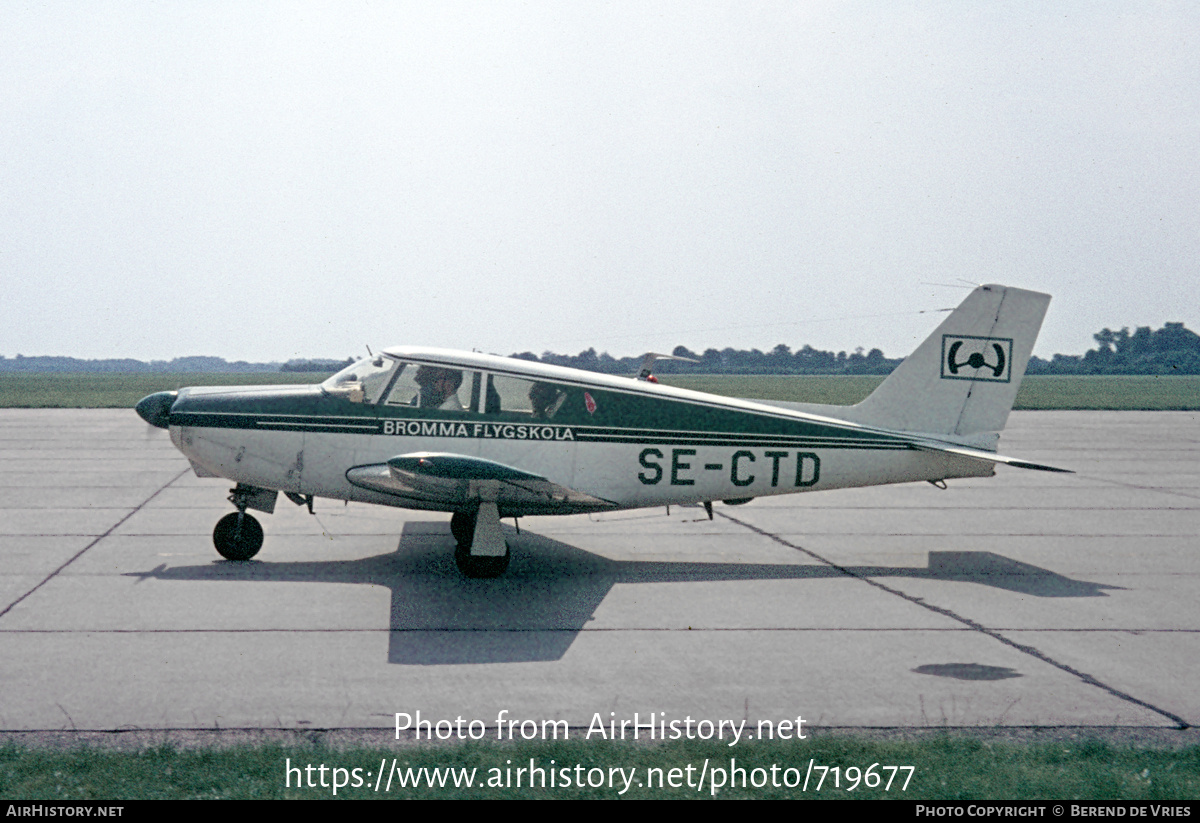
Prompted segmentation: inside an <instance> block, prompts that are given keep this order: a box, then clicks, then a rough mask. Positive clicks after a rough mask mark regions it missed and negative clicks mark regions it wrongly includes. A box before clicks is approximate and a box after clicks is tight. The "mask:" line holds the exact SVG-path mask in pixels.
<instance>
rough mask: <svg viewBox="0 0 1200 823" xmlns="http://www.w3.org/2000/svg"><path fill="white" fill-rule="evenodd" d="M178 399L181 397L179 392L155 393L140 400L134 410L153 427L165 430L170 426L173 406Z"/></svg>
mask: <svg viewBox="0 0 1200 823" xmlns="http://www.w3.org/2000/svg"><path fill="white" fill-rule="evenodd" d="M177 397H179V392H177V391H160V392H155V393H154V394H151V395H147V396H146V397H143V398H142V399H141V400H139V401H138V404H137V406H135V407H134V408H135V409H136V410H137V413H138V415H139V416H140V417H141V418H142V419H143V420H145V421H146V422H147V423H149V424H150V425H151V426H158V427H159V428H160V429H165V428H167V427H168V426H169V425H170V424H169V423H168V422H167V421H168V419H169V418H170V415H171V406H172V405H173V404H174V403H175V399H176V398H177Z"/></svg>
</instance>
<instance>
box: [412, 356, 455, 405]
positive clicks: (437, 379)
mask: <svg viewBox="0 0 1200 823" xmlns="http://www.w3.org/2000/svg"><path fill="white" fill-rule="evenodd" d="M413 379H414V381H415V382H416V384H417V385H418V386H420V391H419V392H418V393H417V396H416V398H414V405H416V406H418V407H419V408H422V409H444V410H448V411H462V410H463V405H462V403H461V402H459V399H458V387H459V386H461V385H462V382H463V374H462V372H461V371H459V370H457V369H443V368H439V367H437V366H421V367H420V368H418V369H417V373H416V375H415V376H414V378H413Z"/></svg>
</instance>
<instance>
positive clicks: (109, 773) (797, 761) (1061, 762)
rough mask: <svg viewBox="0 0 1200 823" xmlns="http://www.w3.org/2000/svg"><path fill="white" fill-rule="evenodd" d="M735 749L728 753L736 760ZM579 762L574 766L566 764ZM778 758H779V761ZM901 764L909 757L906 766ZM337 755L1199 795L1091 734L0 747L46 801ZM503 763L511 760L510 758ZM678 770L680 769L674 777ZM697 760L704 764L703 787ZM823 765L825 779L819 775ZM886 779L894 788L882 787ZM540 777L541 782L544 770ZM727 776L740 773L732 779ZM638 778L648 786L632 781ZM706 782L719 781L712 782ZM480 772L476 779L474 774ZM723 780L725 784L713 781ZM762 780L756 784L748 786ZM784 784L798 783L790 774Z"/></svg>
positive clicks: (539, 794) (924, 790)
mask: <svg viewBox="0 0 1200 823" xmlns="http://www.w3.org/2000/svg"><path fill="white" fill-rule="evenodd" d="M393 758H395V761H396V766H398V767H399V768H400V769H401V773H402V774H406V773H407V772H405V771H404V770H407V769H412V770H413V772H411V774H412V775H413V776H416V775H421V776H422V783H423V784H424V780H425V779H427V775H428V774H429V773H428V772H425V773H421V772H420V770H421V769H423V768H425V769H434V768H437V769H443V770H444V769H447V768H449V769H455V770H459V769H466V770H467V773H469V772H470V770H471V769H474V770H475V772H474V782H475V786H476V787H475V788H472V789H467V788H463V787H460V788H455V787H454V785H453V780H452V779H451V780H450V782H449V785H447V786H444V787H443V786H437V785H435V786H434V787H432V788H430V787H428V786H427V785H421V786H420V787H417V788H414V787H412V786H409V787H407V788H403V789H401V788H400V787H399V786H398V785H397V784H396V782H395V781H394V783H393V787H392V790H391V791H390V792H385V791H384V788H385V787H386V784H381V786H380V789H379V791H378V792H377V791H376V790H375V786H374V782H373V779H368V778H367V775H368V773H370V774H374V773H376V772H378V771H380V764H381V762H382V763H386V764H387V766H388V768H387V770H386V771H385V773H387V771H391V763H392V759H393ZM731 758H733V759H734V760H735V761H736V762H733V763H731V762H730V759H731ZM530 759H533V760H534V761H535V763H534V765H535V766H536V767H539V768H542V769H544V770H545V771H546V772H549V771H551V770H561V769H562V768H564V767H565V768H567V769H570V770H571V783H572V784H573V785H571V786H569V787H567V788H564V787H562V785H561V784H558V785H555V786H550V785H546V786H545V787H542V786H541V785H536V786H535V787H533V788H530V787H529V785H528V782H527V780H528V778H527V777H526V778H525V782H524V783H523V785H522V787H521V788H517V787H516V785H515V779H516V776H515V770H516V768H517V767H519V766H526V767H528V765H529V762H530ZM705 761H707V766H705V765H704V763H705ZM810 761H811V762H812V765H813V768H812V769H811V770H810V768H809V764H810ZM551 763H553V764H554V765H553V766H551ZM309 764H311V765H313V766H314V767H317V766H319V765H321V764H324V765H326V766H327V771H326V774H325V780H326V784H327V785H326V787H325V788H321V787H320V786H319V785H318V786H316V787H314V788H309V787H308V786H307V785H305V786H303V787H298V786H297V785H296V783H297V781H298V780H299V775H300V774H301V773H300V772H292V774H291V778H292V785H291V786H290V787H289V786H288V785H287V776H286V771H287V768H288V767H289V766H290V767H296V768H300V769H303V767H304V766H306V765H309ZM576 764H578V765H580V766H581V767H582V771H576V770H575V769H574V767H575V765H576ZM873 764H874V766H873ZM689 766H690V767H691V771H690V773H689V772H688V767H689ZM772 766H776V767H777V768H776V770H775V771H774V772H773V773H772V771H771V767H772ZM906 766H911V767H912V769H911V770H909V769H905V768H903V767H906ZM334 767H337V768H340V769H343V770H345V771H344V772H343V773H342V776H341V778H340V781H341V782H342V783H343V785H342V786H341V787H340V788H339V790H338V793H337V795H336V796H337V797H338V798H340V799H375V798H385V797H388V798H395V799H400V798H445V799H451V798H468V797H476V798H518V797H521V798H561V799H567V798H589V797H590V798H616V797H618V796H624V797H626V798H635V797H636V798H697V799H699V798H709V797H713V796H715V797H719V798H722V799H737V798H745V799H767V798H793V799H813V800H815V799H870V798H893V799H908V800H981V799H986V800H1037V799H1054V800H1061V799H1076V800H1118V799H1120V800H1151V801H1162V800H1188V799H1194V798H1196V797H1200V747H1196V746H1192V747H1189V748H1180V749H1144V748H1137V747H1133V746H1112V745H1109V744H1107V743H1102V742H1096V741H1087V740H1079V741H1072V742H1068V743H1062V742H1060V743H1045V744H1024V745H1021V744H1011V743H992V742H987V741H980V740H977V739H971V738H962V737H960V738H955V737H952V736H946V737H938V738H933V739H930V740H926V741H922V742H914V741H907V742H900V741H894V742H888V741H877V740H875V741H873V740H862V739H856V738H849V737H832V736H830V737H825V736H822V737H818V738H815V739H809V740H807V741H799V740H797V741H788V742H780V741H774V742H765V741H764V742H754V743H743V744H742V745H741V746H738V747H736V748H731V747H729V746H728V745H726V744H725V743H719V742H716V741H712V742H707V743H706V742H680V743H664V744H641V745H638V744H629V743H626V744H620V743H601V744H597V743H595V742H591V743H589V742H586V741H582V740H581V741H570V742H558V743H528V744H504V745H501V744H494V745H486V744H482V743H467V744H461V745H421V746H413V745H403V746H397V747H395V748H382V747H380V748H366V747H362V748H339V749H335V748H330V747H326V746H321V745H316V746H282V745H260V746H238V747H233V748H202V749H177V748H173V747H169V746H163V747H154V748H149V749H143V750H138V751H115V750H112V749H107V748H100V747H95V748H93V747H78V748H73V749H68V750H65V751H64V750H54V749H38V748H31V747H27V746H18V745H12V744H9V745H6V746H0V797H3V798H4V799H5V800H18V799H20V800H53V801H65V800H81V799H111V800H123V799H136V798H163V799H166V798H210V799H215V798H235V799H236V798H243V799H272V798H332V797H334V793H333V787H332V782H333V771H332V769H333V768H334ZM891 767H901V768H891ZM356 768H357V769H359V770H360V771H359V779H358V782H357V785H354V778H353V769H356ZM510 768H511V769H512V772H508V771H507V770H508V769H510ZM610 768H612V769H614V770H615V769H616V768H621V769H623V770H624V773H625V774H626V775H628V776H629V777H630V778H632V779H631V780H629V782H628V788H627V790H626V791H625V792H623V793H621V792H620V791H619V790H620V788H623V787H625V783H624V780H623V779H622V778H616V777H615V773H613V774H614V779H615V781H616V782H617V788H610V787H609V786H607V785H605V786H600V787H596V786H591V787H589V786H586V785H585V786H584V787H583V788H579V787H578V785H575V784H576V782H577V781H578V779H579V777H582V776H583V775H586V774H588V773H589V772H590V773H591V776H592V778H593V779H598V778H599V776H600V772H599V771H597V772H592V771H591V770H592V769H602V770H603V773H604V774H605V775H608V774H610V772H609V769H610ZM737 768H741V769H744V772H742V774H744V777H742V776H741V775H739V774H738V773H737V772H736V769H737ZM673 769H677V770H678V772H677V773H676V776H675V779H674V781H673V780H672V775H671V770H673ZM835 769H836V771H835ZM631 770H632V771H631ZM702 770H703V771H702ZM718 770H721V771H718ZM756 770H758V771H756ZM789 770H790V771H789ZM722 772H723V774H722ZM701 773H706V774H707V775H709V777H708V779H707V780H706V782H705V784H704V786H703V787H702V788H700V789H699V790H698V789H697V786H698V784H699V775H700V774H701ZM310 774H311V775H312V780H313V782H314V783H317V784H319V783H320V775H319V772H318V771H316V770H315V769H314V771H313V772H311V773H310ZM442 774H443V775H444V774H445V772H442ZM561 775H562V772H561V771H557V774H556V783H557V780H558V778H560V777H561ZM459 776H460V779H462V778H463V777H464V776H465V775H464V773H462V772H459ZM577 776H578V777H577ZM822 776H823V777H824V780H823V782H821V784H820V787H819V788H818V782H819V781H821V778H822ZM689 777H690V782H691V785H690V786H689V785H688V782H689ZM806 777H807V778H808V781H809V782H808V787H807V790H804V788H803V784H802V781H803V780H804V779H805V778H806ZM889 778H890V782H891V785H890V787H889V786H887V783H888V782H889ZM489 779H490V780H496V779H500V780H502V781H503V782H504V783H505V784H508V785H503V784H502V785H500V786H492V787H488V786H487V785H486V783H487V781H488V780H489ZM656 780H657V781H658V783H657V784H656V783H655V781H656ZM546 781H547V784H548V783H549V777H547V778H546ZM731 781H733V782H734V783H735V784H736V785H731ZM743 781H744V783H745V784H746V785H743ZM305 782H307V776H306V777H305ZM435 782H436V781H435ZM638 782H641V783H643V785H642V786H640V787H639V786H638V785H637V783H638ZM672 782H674V783H675V786H672V785H671V783H672ZM714 782H715V783H717V784H718V788H717V791H716V792H715V793H714V791H713V783H714ZM481 783H482V784H484V785H483V786H480V785H479V784H481ZM647 783H650V784H651V785H646V784H647ZM722 783H723V784H724V785H720V784H722ZM756 783H758V784H760V785H758V786H756V785H755V784H756ZM788 783H791V784H793V785H791V786H790V787H789V786H788V785H786V784H788ZM659 784H661V785H659ZM763 784H765V785H763ZM772 784H778V785H772ZM905 784H906V785H905ZM1047 816H1048V815H1047Z"/></svg>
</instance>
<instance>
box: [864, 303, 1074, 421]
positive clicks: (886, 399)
mask: <svg viewBox="0 0 1200 823" xmlns="http://www.w3.org/2000/svg"><path fill="white" fill-rule="evenodd" d="M1049 304H1050V295H1048V294H1041V293H1039V292H1034V291H1025V290H1024V289H1015V288H1011V287H1009V286H996V285H988V286H980V287H979V288H977V289H975V290H974V291H973V292H971V294H970V295H968V296H967V299H966V300H964V301H963V302H962V304H961V305H960V306H959V307H958V308H957V309H955V310H954V311H953V312H952V313H951V314H950V316H949V317H947V318H946V319H945V321H944V322H943V323H942V325H940V326H938V329H937V331H935V332H934V333H933V334H932V335H931V336H930V337H929V338H928V339H926V340H925V342H924V343H922V344H921V345H920V347H918V348H917V350H916V351H915V352H913V353H912V354H911V355H909V356H908V357H907V358H906V359H905V360H904V362H903V363H901V364H900V365H899V366H898V367H897V368H896V370H895V371H894V372H892V373H891V374H890V375H888V378H887V379H886V380H884V381H883V383H882V384H880V386H879V388H877V389H876V390H875V391H874V392H872V393H871V395H870V396H869V397H868V398H867V399H866V400H864V401H862V402H861V403H859V404H858V405H857V406H854V407H853V415H852V417H853V419H854V420H857V421H858V422H860V423H865V424H867V425H870V426H880V427H883V428H888V429H899V430H901V431H912V432H927V433H930V434H941V435H971V434H975V433H978V432H998V431H1000V430H1002V429H1003V428H1004V424H1005V422H1006V421H1007V420H1008V413H1009V411H1011V410H1012V404H1013V400H1014V399H1015V398H1016V396H1017V389H1018V388H1019V387H1020V385H1021V378H1022V377H1023V376H1024V375H1025V366H1026V364H1028V362H1029V356H1030V355H1031V354H1032V353H1033V344H1034V341H1036V340H1037V335H1038V330H1039V329H1041V326H1042V318H1043V317H1045V315H1046V307H1047V306H1048V305H1049Z"/></svg>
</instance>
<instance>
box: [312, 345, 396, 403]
mask: <svg viewBox="0 0 1200 823" xmlns="http://www.w3.org/2000/svg"><path fill="white" fill-rule="evenodd" d="M395 365H396V361H395V360H392V359H391V358H390V357H384V356H383V355H381V354H379V355H376V356H374V357H367V358H364V359H362V360H359V361H358V362H357V363H355V364H354V365H353V366H347V367H346V368H344V369H342V370H341V371H340V372H338V373H337V374H335V375H334V376H333V377H330V378H329V379H328V380H326V381H325V382H324V383H322V384H321V388H322V389H324V390H325V391H327V392H329V393H330V394H341V395H345V396H347V397H349V399H350V400H352V401H354V402H355V403H374V402H375V401H376V400H378V399H379V395H380V393H381V392H382V391H383V389H384V387H385V386H386V385H387V382H388V377H389V375H391V373H392V369H393V368H394V367H395Z"/></svg>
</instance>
